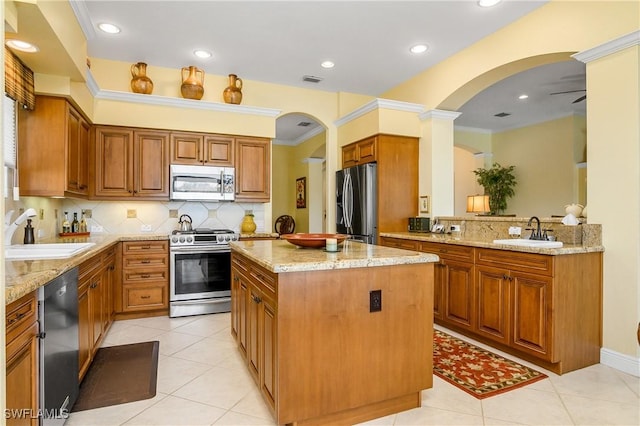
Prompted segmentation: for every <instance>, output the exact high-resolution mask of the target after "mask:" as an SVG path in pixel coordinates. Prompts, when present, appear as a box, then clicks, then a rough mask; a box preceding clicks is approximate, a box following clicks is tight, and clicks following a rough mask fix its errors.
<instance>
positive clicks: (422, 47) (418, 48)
mask: <svg viewBox="0 0 640 426" xmlns="http://www.w3.org/2000/svg"><path fill="white" fill-rule="evenodd" d="M427 49H429V46H427V45H426V44H416V45H415V46H411V49H409V50H410V51H411V53H424V52H426V51H427Z"/></svg>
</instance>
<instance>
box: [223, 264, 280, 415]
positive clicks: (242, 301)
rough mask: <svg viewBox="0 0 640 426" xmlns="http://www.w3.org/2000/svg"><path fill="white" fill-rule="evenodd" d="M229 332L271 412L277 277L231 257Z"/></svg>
mask: <svg viewBox="0 0 640 426" xmlns="http://www.w3.org/2000/svg"><path fill="white" fill-rule="evenodd" d="M231 264H232V267H231V277H232V278H231V281H232V286H231V300H232V303H233V304H234V309H232V313H233V315H232V317H231V323H232V325H231V330H232V334H233V335H234V336H235V338H236V341H237V343H238V346H239V348H240V352H241V354H242V355H243V356H244V358H245V361H246V362H247V365H248V367H249V371H250V372H251V375H252V376H253V379H254V380H255V381H256V383H257V384H258V387H259V388H260V391H261V393H262V395H263V396H264V397H265V399H266V401H267V402H268V403H269V404H270V405H271V409H272V410H275V401H276V398H277V395H276V377H277V357H276V350H277V321H276V318H277V304H276V287H277V277H276V276H275V275H274V274H271V273H270V272H267V271H266V270H264V269H262V268H260V267H259V266H257V265H254V264H249V263H247V262H246V261H245V260H244V259H241V258H238V257H237V256H234V255H233V254H232V263H231Z"/></svg>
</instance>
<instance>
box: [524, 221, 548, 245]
mask: <svg viewBox="0 0 640 426" xmlns="http://www.w3.org/2000/svg"><path fill="white" fill-rule="evenodd" d="M534 220H535V221H536V227H535V228H530V226H531V223H532V222H533V221H534ZM527 226H529V228H527V230H530V231H531V236H529V239H530V240H542V239H546V238H543V237H542V232H541V231H540V219H538V217H537V216H532V217H531V219H529V222H527Z"/></svg>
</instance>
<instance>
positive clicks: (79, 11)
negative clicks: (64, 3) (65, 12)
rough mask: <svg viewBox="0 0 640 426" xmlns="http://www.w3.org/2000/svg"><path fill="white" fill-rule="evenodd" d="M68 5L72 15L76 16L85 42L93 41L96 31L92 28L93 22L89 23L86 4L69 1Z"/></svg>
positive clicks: (73, 0)
mask: <svg viewBox="0 0 640 426" xmlns="http://www.w3.org/2000/svg"><path fill="white" fill-rule="evenodd" d="M69 5H70V6H71V9H72V10H73V13H74V14H75V15H76V19H77V20H78V23H79V24H80V28H81V29H82V32H83V33H84V38H86V39H87V41H88V40H91V39H93V38H94V37H95V36H96V29H95V28H94V27H93V22H91V18H90V15H89V9H87V4H86V2H84V1H78V0H70V1H69Z"/></svg>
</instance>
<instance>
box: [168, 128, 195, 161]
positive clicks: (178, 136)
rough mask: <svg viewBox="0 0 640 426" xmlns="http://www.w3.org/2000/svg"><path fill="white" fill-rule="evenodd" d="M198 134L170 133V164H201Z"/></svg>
mask: <svg viewBox="0 0 640 426" xmlns="http://www.w3.org/2000/svg"><path fill="white" fill-rule="evenodd" d="M202 140H203V136H202V135H201V134H199V133H171V164H196V165H197V164H202Z"/></svg>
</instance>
